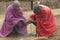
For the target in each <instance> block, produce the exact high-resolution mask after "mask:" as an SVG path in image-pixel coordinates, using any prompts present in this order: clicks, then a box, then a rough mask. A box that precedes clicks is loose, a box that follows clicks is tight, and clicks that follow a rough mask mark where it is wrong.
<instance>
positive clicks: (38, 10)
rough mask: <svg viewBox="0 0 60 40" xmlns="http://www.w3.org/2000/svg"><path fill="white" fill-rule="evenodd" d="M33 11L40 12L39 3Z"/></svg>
mask: <svg viewBox="0 0 60 40" xmlns="http://www.w3.org/2000/svg"><path fill="white" fill-rule="evenodd" d="M33 12H34V13H35V14H38V13H39V12H40V7H39V6H38V5H36V6H34V9H33Z"/></svg>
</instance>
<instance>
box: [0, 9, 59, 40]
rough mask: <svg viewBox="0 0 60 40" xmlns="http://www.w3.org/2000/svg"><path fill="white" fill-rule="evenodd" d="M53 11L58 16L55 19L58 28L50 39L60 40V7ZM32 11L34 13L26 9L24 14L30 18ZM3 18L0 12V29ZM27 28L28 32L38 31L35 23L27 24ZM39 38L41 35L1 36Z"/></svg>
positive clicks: (20, 39)
mask: <svg viewBox="0 0 60 40" xmlns="http://www.w3.org/2000/svg"><path fill="white" fill-rule="evenodd" d="M53 12H54V15H55V17H56V19H55V21H56V24H57V30H56V32H55V33H54V36H53V37H51V38H50V39H48V40H60V18H59V17H60V9H54V10H53ZM32 13H33V12H32V11H26V12H24V15H25V16H26V17H28V18H29V15H31V14H32ZM3 20H4V14H0V29H1V26H2V23H3ZM31 26H32V27H31ZM27 30H28V33H32V34H35V33H36V32H35V30H36V29H35V26H34V25H29V26H27ZM39 38H40V37H36V36H29V37H23V36H22V37H21V36H17V35H12V36H10V37H6V38H0V40H36V39H39Z"/></svg>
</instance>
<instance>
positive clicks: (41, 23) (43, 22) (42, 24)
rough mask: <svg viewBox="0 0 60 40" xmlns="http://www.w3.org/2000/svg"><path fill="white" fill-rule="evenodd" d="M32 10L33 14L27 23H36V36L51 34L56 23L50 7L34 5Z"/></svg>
mask: <svg viewBox="0 0 60 40" xmlns="http://www.w3.org/2000/svg"><path fill="white" fill-rule="evenodd" d="M33 12H34V14H32V15H31V16H30V19H31V20H30V21H29V22H28V23H33V24H34V25H36V32H37V34H38V36H45V37H50V36H52V35H53V33H54V31H55V30H56V24H55V21H54V18H55V17H54V15H53V12H52V11H51V9H50V8H49V7H47V6H45V5H36V6H35V7H34V10H33Z"/></svg>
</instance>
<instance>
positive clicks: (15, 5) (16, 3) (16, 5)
mask: <svg viewBox="0 0 60 40" xmlns="http://www.w3.org/2000/svg"><path fill="white" fill-rule="evenodd" d="M13 7H14V9H15V10H18V9H19V7H20V2H19V1H14V2H13Z"/></svg>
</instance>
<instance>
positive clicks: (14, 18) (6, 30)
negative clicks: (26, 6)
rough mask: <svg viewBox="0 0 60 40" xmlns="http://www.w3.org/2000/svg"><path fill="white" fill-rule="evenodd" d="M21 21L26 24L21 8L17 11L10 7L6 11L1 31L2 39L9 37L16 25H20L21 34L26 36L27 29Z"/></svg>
mask: <svg viewBox="0 0 60 40" xmlns="http://www.w3.org/2000/svg"><path fill="white" fill-rule="evenodd" d="M21 20H23V21H25V22H26V19H25V17H24V16H23V12H22V10H21V8H20V9H19V10H18V11H15V10H14V8H13V6H12V5H9V6H8V7H7V10H6V15H5V20H4V22H3V25H2V28H1V30H0V37H6V36H7V35H9V34H10V33H11V32H12V30H13V28H14V27H15V25H18V32H19V33H21V34H25V33H26V32H27V27H26V25H25V24H24V23H23V22H22V21H21Z"/></svg>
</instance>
